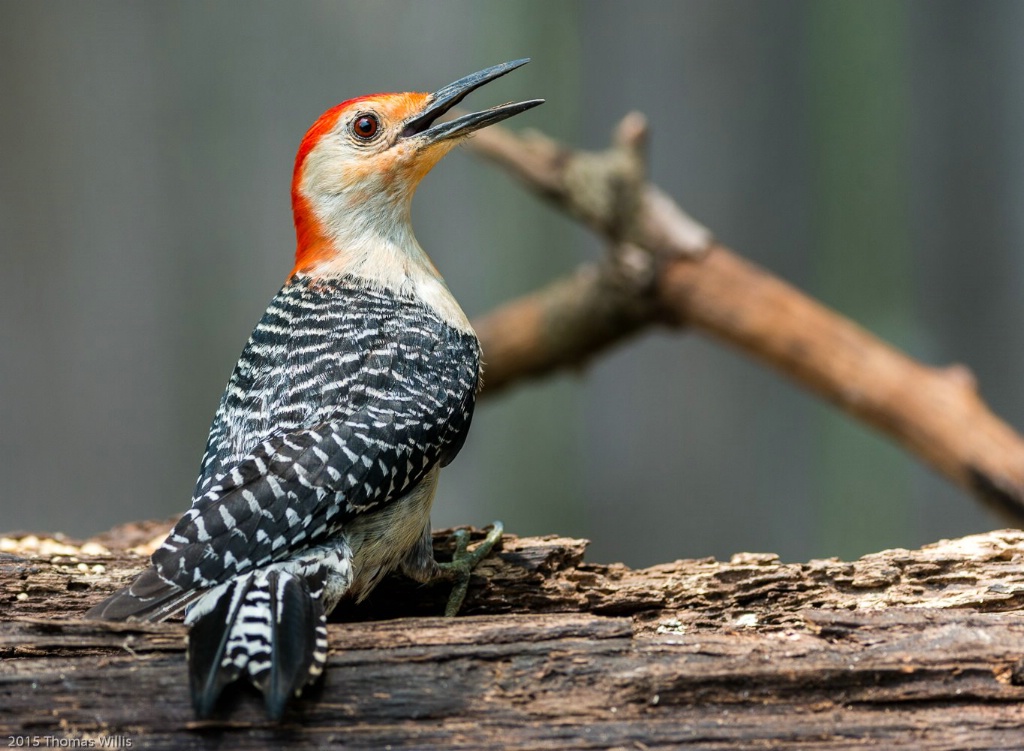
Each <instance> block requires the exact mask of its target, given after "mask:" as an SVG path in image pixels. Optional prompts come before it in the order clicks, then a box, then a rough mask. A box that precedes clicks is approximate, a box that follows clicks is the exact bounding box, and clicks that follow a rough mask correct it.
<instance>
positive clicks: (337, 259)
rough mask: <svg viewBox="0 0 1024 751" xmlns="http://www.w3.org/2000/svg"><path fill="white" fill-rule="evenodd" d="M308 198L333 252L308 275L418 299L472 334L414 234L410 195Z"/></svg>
mask: <svg viewBox="0 0 1024 751" xmlns="http://www.w3.org/2000/svg"><path fill="white" fill-rule="evenodd" d="M307 179H308V176H307ZM307 196H308V200H309V203H310V206H311V208H312V209H313V211H314V213H315V214H316V216H317V219H318V220H319V221H320V224H321V227H322V228H323V231H324V234H325V235H326V239H328V240H329V241H330V243H331V245H332V246H333V248H334V249H336V252H334V253H332V254H331V255H330V256H329V257H328V258H325V259H323V260H321V261H319V262H318V263H317V264H316V265H315V266H313V267H312V268H310V269H307V270H306V271H307V272H308V273H309V274H310V275H312V276H314V277H328V278H331V277H339V276H345V275H351V276H354V277H358V278H360V279H362V280H364V281H365V282H366V283H367V284H368V285H369V286H371V287H373V288H375V289H379V290H388V291H390V292H392V293H394V294H396V295H399V296H401V297H406V298H409V299H413V300H417V301H419V302H421V303H423V304H425V305H427V306H428V307H430V308H432V309H433V310H434V311H435V312H436V313H437V314H438V315H439V316H440V317H441V318H442V319H443V320H444V321H445V322H446V323H448V324H449V325H450V326H453V327H454V328H456V329H459V330H461V331H466V332H469V333H473V327H472V326H471V325H470V323H469V319H468V318H467V317H466V314H465V313H464V312H463V310H462V308H461V307H460V306H459V303H458V302H457V301H456V300H455V298H454V297H453V296H452V293H451V292H450V291H449V289H448V285H447V284H445V282H444V279H443V278H442V277H441V275H440V274H439V273H438V271H437V269H436V268H435V267H434V264H433V263H432V262H431V260H430V257H429V256H428V255H427V253H426V251H424V250H423V248H422V247H420V244H419V242H417V240H416V236H415V235H414V234H413V231H412V222H411V218H410V215H409V207H410V203H411V199H412V196H411V195H410V196H405V195H402V196H396V195H394V194H393V193H389V192H388V191H386V190H382V191H377V192H372V193H371V192H369V191H366V190H358V191H347V190H346V191H342V192H338V193H333V194H330V195H324V194H322V193H321V194H319V195H315V196H309V194H308V193H307Z"/></svg>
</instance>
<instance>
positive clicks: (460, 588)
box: [437, 522, 505, 618]
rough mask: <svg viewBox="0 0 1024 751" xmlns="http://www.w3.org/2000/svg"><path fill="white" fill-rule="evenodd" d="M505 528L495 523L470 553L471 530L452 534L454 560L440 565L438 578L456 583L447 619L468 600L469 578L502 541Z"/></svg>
mask: <svg viewBox="0 0 1024 751" xmlns="http://www.w3.org/2000/svg"><path fill="white" fill-rule="evenodd" d="M504 531H505V527H504V525H503V524H502V523H501V522H494V523H493V524H492V525H491V531H490V532H488V533H487V537H485V538H484V539H483V542H481V543H480V544H479V545H477V546H476V548H475V549H474V550H473V552H469V530H465V529H457V530H455V531H454V532H453V533H452V539H454V540H455V552H454V553H453V554H452V559H451V561H450V562H447V563H439V564H437V567H438V569H439V574H438V578H439V579H446V580H449V581H452V582H454V586H453V587H452V593H451V595H450V596H449V597H448V604H447V605H446V606H445V609H444V614H445V617H447V618H451V617H453V616H455V615H456V614H457V613H458V612H459V609H460V608H461V607H462V601H463V600H465V599H466V590H467V589H468V588H469V577H470V575H471V574H472V573H473V569H474V568H476V566H477V564H478V563H480V561H482V560H483V559H484V558H486V557H487V555H488V554H489V553H490V552H491V550H492V549H493V548H494V544H495V543H496V542H497V541H498V540H500V539H501V535H502V533H503V532H504Z"/></svg>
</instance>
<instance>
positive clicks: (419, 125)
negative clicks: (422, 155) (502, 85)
mask: <svg viewBox="0 0 1024 751" xmlns="http://www.w3.org/2000/svg"><path fill="white" fill-rule="evenodd" d="M528 62H530V59H529V58H524V59H522V60H513V61H512V62H509V63H502V64H501V65H495V66H493V67H490V68H486V69H485V70H481V71H479V72H477V73H472V74H470V75H468V76H466V77H465V78H460V79H459V80H458V81H456V82H455V83H450V84H448V85H447V86H445V87H444V88H441V89H438V90H437V91H435V92H434V93H433V94H431V95H430V97H429V98H428V99H427V106H426V108H425V109H424V110H423V111H422V112H420V113H419V114H418V115H416V116H415V117H413V118H411V119H410V120H409V121H408V122H407V123H406V124H405V128H404V129H403V130H402V135H401V137H402V138H419V139H423V141H424V145H426V144H431V143H437V142H438V141H444V140H447V139H449V138H456V137H457V136H465V135H468V134H470V133H472V132H473V131H474V130H479V129H480V128H483V127H485V126H487V125H493V124H494V123H497V122H501V121H502V120H504V119H505V118H508V117H512V115H518V114H519V113H520V112H525V111H526V110H528V109H531V108H533V107H536V106H537V105H538V104H543V103H544V100H543V99H530V100H529V101H526V102H510V103H508V104H502V105H499V106H497V107H491V108H490V109H486V110H483V111H481V112H473V113H472V114H469V115H463V116H462V117H458V118H456V119H454V120H449V121H447V122H444V123H438V124H437V125H435V124H434V123H435V121H436V120H437V119H438V118H439V117H441V116H442V115H443V114H445V113H446V112H447V111H448V110H450V109H451V108H452V107H454V106H455V105H456V104H458V103H459V102H461V101H462V100H463V99H464V98H465V96H466V95H467V94H469V92H471V91H473V90H474V89H478V88H480V87H481V86H483V85H484V84H485V83H487V82H488V81H493V80H494V79H495V78H499V77H501V76H503V75H505V74H506V73H509V72H510V71H513V70H515V69H516V68H519V67H520V66H523V65H526V64H527V63H528Z"/></svg>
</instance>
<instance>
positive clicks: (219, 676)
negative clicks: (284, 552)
mask: <svg viewBox="0 0 1024 751" xmlns="http://www.w3.org/2000/svg"><path fill="white" fill-rule="evenodd" d="M325 577H326V572H325V571H324V569H318V570H316V571H314V572H312V573H307V574H299V573H294V572H293V571H289V570H287V568H286V566H270V567H267V568H264V569H259V570H256V571H251V572H249V573H246V574H244V575H242V576H239V577H236V578H234V579H231V580H230V581H228V582H225V583H224V584H222V585H220V586H218V587H215V588H214V589H212V590H209V591H208V592H206V593H205V594H204V595H203V597H202V599H200V600H199V601H198V602H197V603H196V604H195V606H194V607H192V608H191V610H190V611H189V613H188V615H187V616H186V619H185V621H186V623H188V624H189V625H190V626H191V629H190V631H189V637H188V663H189V677H190V682H191V687H192V701H193V704H194V706H195V711H196V714H197V715H198V716H199V717H200V718H207V717H209V716H210V715H211V714H212V713H213V710H214V707H215V705H216V703H217V699H218V698H219V697H220V694H221V692H222V691H223V690H224V688H225V687H226V686H227V685H228V684H230V683H233V682H234V681H235V680H237V679H239V678H240V677H242V676H243V675H245V676H247V677H248V679H249V680H250V681H251V682H252V683H253V684H254V685H255V686H256V687H257V688H259V689H260V691H261V692H262V693H263V697H264V703H265V706H266V711H267V715H268V716H269V717H270V719H272V720H275V721H276V720H279V719H281V717H282V715H283V714H284V710H285V706H286V705H287V703H288V700H289V699H291V698H292V697H293V696H298V695H299V694H300V693H301V692H302V689H303V688H304V687H305V686H306V685H308V684H310V683H312V682H313V681H315V680H316V679H317V678H318V677H319V676H320V674H321V673H322V672H323V669H324V664H325V662H326V660H327V619H326V615H325V612H324V607H323V604H322V602H321V595H322V593H323V590H324V582H325Z"/></svg>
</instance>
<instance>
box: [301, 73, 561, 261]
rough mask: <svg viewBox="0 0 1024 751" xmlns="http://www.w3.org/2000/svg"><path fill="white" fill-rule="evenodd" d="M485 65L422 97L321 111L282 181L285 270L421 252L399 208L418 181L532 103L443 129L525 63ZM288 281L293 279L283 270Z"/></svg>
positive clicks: (357, 102)
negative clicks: (289, 257) (291, 263)
mask: <svg viewBox="0 0 1024 751" xmlns="http://www.w3.org/2000/svg"><path fill="white" fill-rule="evenodd" d="M527 62H528V60H515V61H513V62H508V63H503V64H501V65H495V66H493V67H491V68H487V69H485V70H482V71H479V72H477V73H473V74H471V75H468V76H466V77H464V78H460V79H459V80H458V81H455V82H454V83H451V84H449V85H447V86H445V87H443V88H441V89H438V90H437V91H435V92H434V93H432V94H426V93H408V92H407V93H398V94H373V95H370V96H363V97H358V98H356V99H349V100H348V101H346V102H342V103H341V104H339V105H337V106H336V107H332V108H331V109H329V110H327V112H325V113H324V114H323V115H321V116H320V118H319V119H318V120H317V121H316V122H315V123H314V124H313V126H312V127H311V128H310V129H309V131H308V132H307V133H306V136H305V137H304V138H303V139H302V144H301V145H300V147H299V152H298V155H297V156H296V159H295V171H294V174H293V177H292V209H293V212H294V215H295V229H296V235H297V240H298V248H297V252H296V266H295V271H296V272H298V271H312V270H315V269H318V268H319V269H321V270H322V268H323V267H327V266H330V267H332V268H333V269H334V271H336V272H341V271H345V270H351V269H354V268H357V267H360V268H361V267H363V266H366V264H367V263H373V262H374V258H375V257H378V256H382V254H383V256H382V258H383V260H384V261H387V260H388V259H389V257H392V256H393V258H391V259H390V260H392V261H395V262H398V263H403V262H405V263H407V262H408V258H403V255H402V254H403V253H404V254H405V255H406V256H417V255H418V254H422V255H423V257H424V258H425V254H423V251H422V250H421V249H420V248H419V245H418V244H417V243H416V241H415V238H414V237H413V235H412V231H411V227H410V220H409V207H410V204H411V202H412V196H413V193H414V192H415V190H416V186H417V185H418V184H419V182H420V180H422V179H423V177H424V176H425V175H426V174H427V173H428V172H429V171H430V170H431V168H432V167H433V166H434V165H435V164H437V163H438V161H440V159H441V158H442V157H443V156H444V155H445V154H447V153H448V152H449V151H450V150H451V149H452V148H453V147H454V146H455V145H456V144H457V143H458V142H459V141H460V140H461V139H463V138H464V137H465V136H468V135H469V134H470V133H472V132H473V131H475V130H479V129H480V128H483V127H485V126H487V125H491V124H492V123H497V122H500V121H501V120H504V119H506V118H508V117H511V116H513V115H516V114H518V113H520V112H524V111H526V110H528V109H530V108H532V107H536V106H537V105H539V104H541V103H543V101H544V100H542V99H533V100H529V101H525V102H512V103H509V104H503V105H500V106H497V107H491V108H490V109H486V110H482V111H480V112H474V113H472V114H468V115H463V116H461V117H457V118H455V119H453V120H448V121H446V122H443V123H439V122H437V121H438V120H439V119H440V118H441V116H443V115H444V114H445V113H447V112H448V111H449V110H450V109H451V108H452V107H454V106H455V105H456V104H458V103H459V102H460V101H462V99H463V98H464V97H465V96H466V95H467V94H469V93H470V92H471V91H473V90H474V89H477V88H479V87H480V86H483V85H484V84H485V83H488V82H489V81H493V80H494V79H495V78H498V77H499V76H503V75H505V74H506V73H508V72H509V71H512V70H515V69H516V68H518V67H520V66H521V65H525V64H526V63H527ZM293 273H294V272H293Z"/></svg>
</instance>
